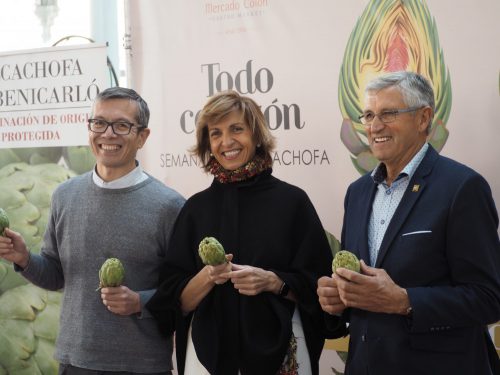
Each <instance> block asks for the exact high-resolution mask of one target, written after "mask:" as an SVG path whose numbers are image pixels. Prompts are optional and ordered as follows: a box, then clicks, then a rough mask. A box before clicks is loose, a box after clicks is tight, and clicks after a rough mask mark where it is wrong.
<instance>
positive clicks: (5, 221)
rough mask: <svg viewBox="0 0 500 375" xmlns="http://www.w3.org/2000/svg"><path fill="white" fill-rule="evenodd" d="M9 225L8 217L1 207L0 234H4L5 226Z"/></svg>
mask: <svg viewBox="0 0 500 375" xmlns="http://www.w3.org/2000/svg"><path fill="white" fill-rule="evenodd" d="M8 227H9V217H8V216H7V212H5V210H4V209H3V208H0V236H3V235H4V230H5V228H8Z"/></svg>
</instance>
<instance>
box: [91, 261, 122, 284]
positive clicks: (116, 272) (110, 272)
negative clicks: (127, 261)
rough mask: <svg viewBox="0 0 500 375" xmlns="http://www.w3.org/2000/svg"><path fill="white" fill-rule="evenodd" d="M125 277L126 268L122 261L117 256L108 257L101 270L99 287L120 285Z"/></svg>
mask: <svg viewBox="0 0 500 375" xmlns="http://www.w3.org/2000/svg"><path fill="white" fill-rule="evenodd" d="M124 277H125V268H123V264H122V262H120V260H119V259H117V258H108V259H106V261H105V262H104V263H103V264H102V266H101V269H100V270H99V288H97V290H99V289H101V288H106V287H108V286H120V285H121V284H122V282H123V278H124Z"/></svg>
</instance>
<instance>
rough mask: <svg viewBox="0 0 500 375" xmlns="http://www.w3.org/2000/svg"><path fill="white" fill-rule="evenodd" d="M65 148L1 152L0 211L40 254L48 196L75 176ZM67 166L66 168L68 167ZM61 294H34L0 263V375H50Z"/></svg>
mask: <svg viewBox="0 0 500 375" xmlns="http://www.w3.org/2000/svg"><path fill="white" fill-rule="evenodd" d="M63 150H64V148H62V147H54V148H43V149H42V148H40V149H38V148H32V149H0V186H1V189H0V207H3V208H4V210H5V212H6V214H7V216H8V218H9V224H10V228H12V230H14V231H16V232H19V233H21V234H22V236H23V237H24V240H25V242H26V245H27V246H28V248H29V249H30V251H31V252H32V253H39V252H40V248H41V245H42V237H43V233H44V232H45V228H46V225H47V220H48V215H49V208H50V200H51V196H52V192H53V191H54V189H55V188H56V187H57V185H59V184H60V183H61V182H63V181H65V180H67V179H68V178H70V177H72V176H74V175H75V173H74V172H73V171H72V170H69V169H67V168H66V167H64V166H63V165H59V164H56V163H58V162H65V160H64V159H63V158H62V152H63ZM66 165H67V166H68V167H70V168H71V163H67V162H66ZM60 300H61V293H60V292H49V291H45V290H43V289H40V288H37V287H35V286H33V285H31V284H28V285H27V281H26V280H25V279H24V278H23V277H22V276H20V275H19V274H18V273H16V272H14V269H13V266H12V264H10V263H8V262H5V261H3V260H0V375H14V374H15V375H24V374H26V375H32V374H42V375H55V374H57V367H58V365H57V362H56V361H55V360H54V359H53V352H54V346H55V339H56V337H57V332H58V327H59V310H60Z"/></svg>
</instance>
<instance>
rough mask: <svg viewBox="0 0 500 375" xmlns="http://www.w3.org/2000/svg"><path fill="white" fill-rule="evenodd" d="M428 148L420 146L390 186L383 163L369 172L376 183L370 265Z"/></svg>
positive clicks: (370, 226) (371, 221)
mask: <svg viewBox="0 0 500 375" xmlns="http://www.w3.org/2000/svg"><path fill="white" fill-rule="evenodd" d="M428 148H429V145H428V144H427V143H426V144H424V145H423V146H422V148H421V149H420V151H418V152H417V153H416V154H415V156H414V157H413V159H411V161H410V162H409V163H408V164H407V165H406V166H405V167H404V168H403V170H402V171H401V173H400V174H399V176H398V177H397V178H396V179H395V180H394V182H393V183H392V184H391V186H388V185H387V183H386V177H387V169H386V167H385V164H384V163H380V164H379V165H378V167H377V168H375V169H374V170H373V172H372V174H371V176H372V178H373V181H374V182H375V183H376V184H377V192H376V193H375V199H374V200H373V204H372V212H371V215H370V222H369V224H368V248H369V250H370V265H371V266H372V267H373V266H374V265H375V262H376V260H377V255H378V252H379V250H380V245H381V244H382V240H383V239H384V235H385V231H386V230H387V227H388V226H389V223H390V222H391V219H392V217H393V215H394V212H396V208H397V207H398V205H399V202H401V199H402V198H403V194H404V193H405V191H406V188H407V187H408V184H409V183H410V179H411V178H412V176H413V174H414V173H415V171H416V170H417V168H418V166H419V165H420V162H421V161H422V159H423V158H424V156H425V153H426V152H427V149H428Z"/></svg>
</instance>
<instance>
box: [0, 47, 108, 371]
mask: <svg viewBox="0 0 500 375" xmlns="http://www.w3.org/2000/svg"><path fill="white" fill-rule="evenodd" d="M0 81H1V85H0V187H1V188H0V208H3V209H4V210H5V211H6V213H7V217H8V219H9V223H10V228H11V229H12V230H14V231H16V232H19V233H21V235H22V236H23V238H24V241H25V242H26V246H27V248H28V249H29V250H30V252H31V253H32V254H37V253H39V252H40V249H41V246H42V242H43V234H44V232H45V228H46V226H47V222H48V219H49V210H50V201H51V196H52V193H53V191H54V190H55V188H56V187H57V186H58V185H59V184H60V183H62V182H64V181H66V180H67V179H69V178H71V177H73V176H75V175H76V174H81V173H84V172H87V171H89V170H90V169H91V168H92V167H93V166H94V164H95V158H94V156H93V154H92V152H91V150H90V147H89V146H88V130H87V118H88V117H89V116H90V111H91V105H92V101H93V99H94V98H95V96H96V95H97V93H98V92H100V91H102V90H104V89H106V88H107V87H109V85H110V82H109V78H108V67H107V58H106V47H105V46H104V45H95V44H88V45H83V46H71V47H52V48H41V49H34V50H29V51H13V52H8V53H2V54H0ZM49 146H50V147H49ZM61 296H62V293H61V292H54V291H47V290H43V289H41V288H38V287H36V286H34V285H33V284H30V283H29V282H28V280H26V279H24V278H23V277H22V276H21V275H20V273H18V272H15V271H14V267H13V265H12V264H11V263H10V262H7V261H5V260H3V259H0V374H5V375H9V374H19V373H25V374H42V375H55V374H57V373H58V363H57V362H56V361H55V359H54V358H53V354H54V347H55V341H56V338H57V334H58V330H59V314H60V305H61Z"/></svg>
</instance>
